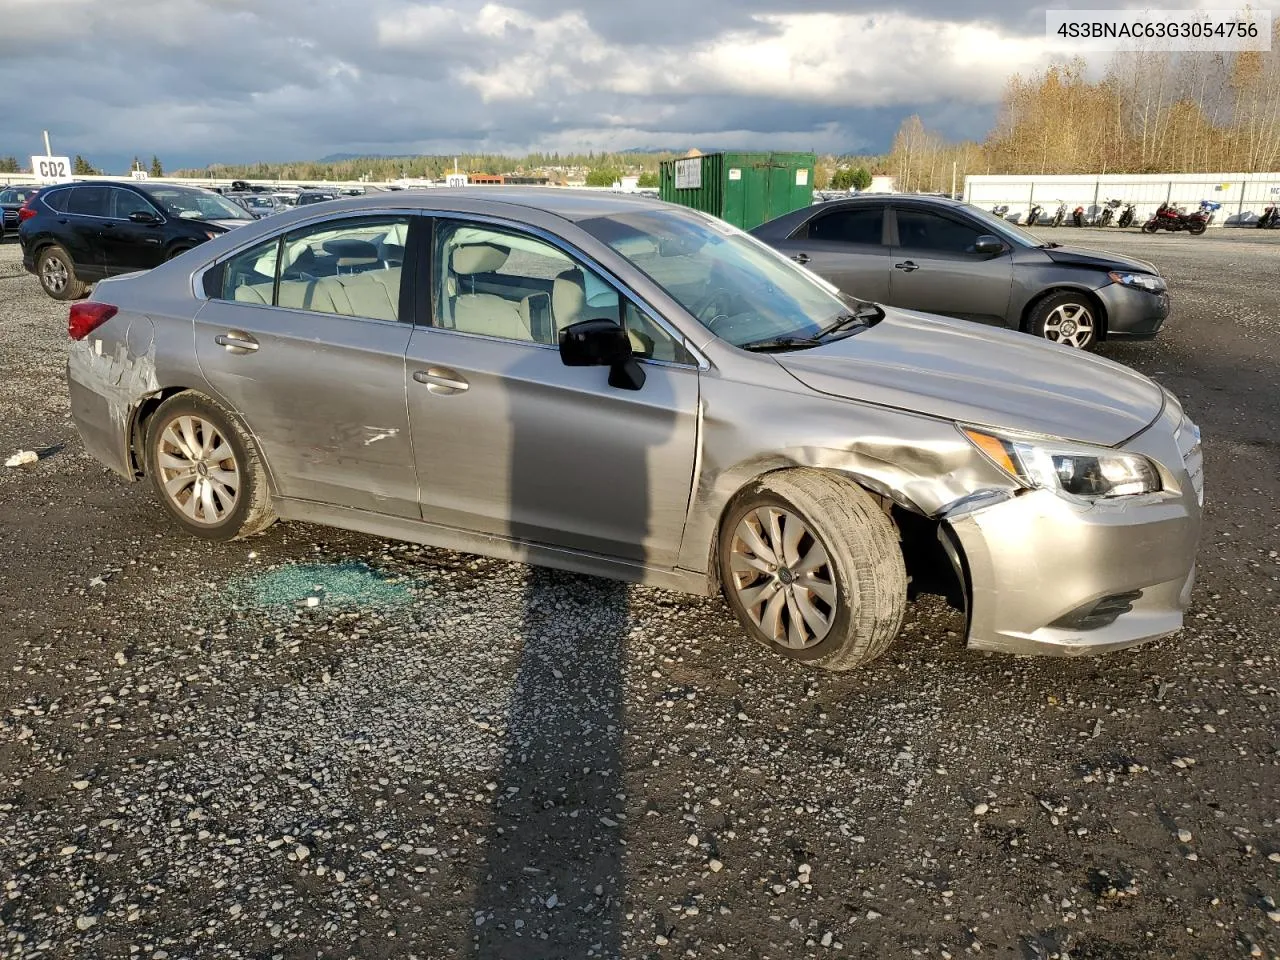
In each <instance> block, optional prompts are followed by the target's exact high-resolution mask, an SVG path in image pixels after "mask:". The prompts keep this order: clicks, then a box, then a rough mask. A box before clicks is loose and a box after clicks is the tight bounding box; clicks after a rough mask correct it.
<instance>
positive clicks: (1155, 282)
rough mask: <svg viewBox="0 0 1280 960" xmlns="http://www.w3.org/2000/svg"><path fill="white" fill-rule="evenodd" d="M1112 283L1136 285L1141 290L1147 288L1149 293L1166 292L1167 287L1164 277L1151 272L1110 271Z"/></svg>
mask: <svg viewBox="0 0 1280 960" xmlns="http://www.w3.org/2000/svg"><path fill="white" fill-rule="evenodd" d="M1107 276H1108V277H1110V278H1111V282H1112V283H1118V284H1120V285H1121V286H1122V287H1136V288H1137V289H1139V290H1145V291H1147V293H1164V291H1165V290H1166V289H1167V287H1166V284H1165V282H1164V277H1157V276H1155V274H1151V273H1116V272H1112V273H1108V274H1107Z"/></svg>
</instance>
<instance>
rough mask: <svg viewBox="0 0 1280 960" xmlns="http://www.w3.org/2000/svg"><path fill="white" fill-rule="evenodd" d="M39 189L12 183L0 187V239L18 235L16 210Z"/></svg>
mask: <svg viewBox="0 0 1280 960" xmlns="http://www.w3.org/2000/svg"><path fill="white" fill-rule="evenodd" d="M39 191H40V188H39V187H36V186H28V185H26V184H14V185H12V186H8V187H5V188H3V189H0V241H3V240H5V239H6V238H8V237H11V236H17V235H18V226H19V225H20V223H21V220H20V219H19V216H18V211H19V210H21V209H22V205H23V204H24V203H26V202H27V201H28V200H30V199H31V198H32V197H34V196H35V195H36V194H37V193H38V192H39Z"/></svg>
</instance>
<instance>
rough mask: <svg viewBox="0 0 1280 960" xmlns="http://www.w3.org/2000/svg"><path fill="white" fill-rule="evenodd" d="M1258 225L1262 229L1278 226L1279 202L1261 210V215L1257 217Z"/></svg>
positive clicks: (1279, 226) (1279, 222)
mask: <svg viewBox="0 0 1280 960" xmlns="http://www.w3.org/2000/svg"><path fill="white" fill-rule="evenodd" d="M1258 227H1259V229H1262V230H1266V229H1268V228H1270V229H1272V230H1274V229H1276V228H1280V204H1272V205H1271V206H1269V207H1267V208H1266V209H1265V210H1263V211H1262V216H1260V217H1259V218H1258Z"/></svg>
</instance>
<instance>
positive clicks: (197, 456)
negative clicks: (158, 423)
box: [156, 416, 240, 525]
mask: <svg viewBox="0 0 1280 960" xmlns="http://www.w3.org/2000/svg"><path fill="white" fill-rule="evenodd" d="M156 465H157V467H158V468H159V475H160V476H159V479H160V485H161V487H162V488H163V490H164V493H165V496H167V497H168V498H169V500H170V502H171V503H172V504H173V505H174V506H175V507H177V509H178V510H179V511H181V512H182V513H183V515H185V516H186V517H187V519H188V520H191V521H193V522H195V523H199V524H208V525H213V524H217V523H221V522H222V521H223V520H225V519H226V518H227V516H228V515H229V514H230V513H231V511H233V510H234V509H235V507H236V502H237V500H238V499H239V495H240V468H239V466H238V465H237V463H236V457H235V451H233V450H232V449H231V444H230V443H228V442H227V439H226V437H224V436H223V435H222V433H221V432H219V430H218V428H217V427H216V426H215V425H214V424H212V423H210V422H209V421H208V420H205V419H204V418H203V417H199V416H181V417H175V418H174V419H173V420H171V421H169V423H168V424H167V425H166V426H165V428H164V430H163V431H161V434H160V441H159V449H157V450H156Z"/></svg>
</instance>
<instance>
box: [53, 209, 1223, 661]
mask: <svg viewBox="0 0 1280 960" xmlns="http://www.w3.org/2000/svg"><path fill="white" fill-rule="evenodd" d="M69 326H70V333H71V336H72V338H73V341H74V342H73V344H72V349H71V359H70V366H69V381H70V391H71V400H72V409H73V411H74V416H75V420H76V423H77V425H78V427H79V430H80V433H81V435H82V437H83V438H84V442H85V445H86V447H87V448H88V450H89V451H90V452H92V453H93V454H94V455H95V456H97V457H98V458H99V459H100V460H101V461H102V462H103V463H105V464H106V465H108V466H109V467H110V468H111V469H113V470H114V471H116V472H117V473H119V474H120V475H121V476H123V477H125V478H127V479H129V480H133V479H136V478H140V477H147V478H148V479H149V480H150V481H151V483H152V484H153V485H154V487H155V490H156V493H157V495H158V498H159V501H160V504H161V505H162V506H163V508H164V509H165V510H166V511H167V512H168V513H169V515H171V517H172V518H173V520H174V521H176V522H177V523H178V524H180V525H181V526H182V527H184V528H185V529H186V530H188V531H190V532H191V533H193V534H196V535H198V536H202V537H207V538H210V539H215V540H231V539H235V538H238V537H244V536H249V535H251V534H254V533H257V532H258V531H261V530H262V529H264V528H265V527H266V526H268V525H269V524H270V523H271V522H272V521H273V520H275V519H276V518H281V519H287V520H300V521H312V522H317V523H323V524H330V525H333V526H337V527H344V528H347V529H351V530H359V531H363V532H366V533H370V534H376V535H380V536H387V537H395V538H400V539H404V540H411V541H416V542H420V543H426V544H432V545H436V546H440V547H448V548H452V549H458V550H465V551H470V552H474V553H479V554H485V555H488V556H493V557H499V558H504V559H509V560H518V561H524V562H528V563H534V564H543V565H547V566H552V567H560V568H563V569H568V570H575V571H580V572H584V573H590V574H597V575H600V576H606V577H615V578H619V579H625V580H632V581H638V582H643V583H648V584H654V585H658V586H662V587H667V588H671V589H675V590H683V591H688V592H692V593H699V594H713V593H716V592H721V591H722V592H723V593H724V596H725V598H726V600H727V601H728V604H729V606H730V607H731V609H732V610H733V611H734V613H735V614H736V615H737V617H738V619H739V620H740V621H741V623H742V625H743V628H744V629H745V631H746V632H747V634H749V635H750V636H751V637H753V638H754V639H755V640H757V641H759V642H761V643H763V644H765V645H767V646H768V647H770V648H771V649H773V650H775V651H777V652H778V653H780V654H782V655H784V656H786V657H790V658H792V659H795V660H799V661H803V662H806V663H810V664H813V665H815V666H819V667H824V668H827V669H832V670H840V669H848V668H851V667H854V666H857V665H858V664H861V663H865V662H867V661H869V660H871V659H872V658H874V657H876V656H878V655H879V654H881V653H883V652H884V650H885V649H886V648H887V647H888V646H889V645H890V644H891V643H892V641H893V639H894V637H895V636H896V635H897V633H898V631H899V628H900V626H901V623H902V617H903V612H904V609H905V607H906V604H907V603H908V602H909V599H910V597H911V596H912V595H913V593H914V592H918V591H922V590H934V591H937V592H941V593H943V594H945V595H948V596H949V597H951V598H952V599H953V600H954V602H955V603H956V604H957V605H959V606H961V607H962V608H963V609H964V610H965V611H966V613H967V628H966V629H967V641H968V644H969V646H971V647H975V648H979V649H984V650H999V651H1006V652H1010V653H1018V654H1026V653H1049V654H1080V653H1091V652H1098V651H1104V650H1111V649H1115V648H1119V647H1124V646H1128V645H1131V644H1135V643H1139V642H1142V641H1144V640H1150V639H1152V638H1155V637H1159V636H1162V635H1165V634H1169V633H1172V632H1174V631H1176V630H1177V629H1178V628H1179V627H1180V626H1181V624H1182V615H1183V610H1184V609H1185V607H1186V604H1187V602H1188V598H1189V595H1190V592H1191V585H1192V581H1193V578H1194V570H1195V567H1194V558H1195V550H1196V542H1197V538H1198V535H1199V528H1200V513H1201V502H1202V500H1201V498H1202V493H1201V460H1200V445H1199V433H1198V430H1197V428H1196V427H1195V425H1194V424H1193V423H1192V422H1191V421H1190V420H1189V419H1188V418H1187V417H1186V416H1185V415H1184V413H1183V410H1182V408H1181V406H1180V404H1179V403H1178V401H1177V400H1176V399H1175V398H1174V397H1173V396H1172V395H1171V394H1170V393H1168V392H1167V391H1165V390H1164V389H1162V388H1161V387H1159V386H1158V385H1156V384H1155V383H1153V382H1152V381H1151V380H1148V379H1147V378H1145V377H1143V376H1140V375H1138V374H1136V373H1134V372H1132V371H1130V370H1128V369H1126V368H1124V367H1121V366H1119V365H1117V364H1114V363H1110V362H1108V361H1105V360H1100V359H1098V358H1096V357H1092V356H1083V355H1080V354H1077V353H1075V352H1073V351H1068V350H1065V349H1063V348H1061V347H1059V346H1056V345H1053V344H1049V343H1042V342H1039V341H1036V340H1033V339H1031V338H1029V337H1023V336H1021V335H1019V334H1017V333H1012V332H1004V331H998V330H991V329H984V328H982V327H977V326H975V325H972V324H966V323H963V322H960V321H950V320H944V319H940V318H937V317H931V316H925V315H921V314H914V313H909V312H905V311H901V310H894V309H889V308H883V307H879V306H876V305H874V304H870V303H864V302H861V301H858V300H855V299H852V298H850V297H848V296H847V295H844V294H841V293H840V292H838V291H837V290H836V289H835V288H833V287H832V286H830V285H829V284H827V283H826V282H824V281H822V280H820V279H818V278H817V277H816V276H814V275H813V274H810V273H809V272H807V271H806V270H804V269H803V268H801V267H799V266H797V265H795V264H793V263H791V262H790V261H788V260H787V259H786V258H784V257H782V256H780V255H778V254H776V253H774V252H773V251H771V250H769V249H768V248H767V247H765V246H763V245H762V244H760V243H758V242H757V241H755V240H754V239H752V238H750V237H748V236H747V235H746V234H744V233H742V232H740V231H738V230H736V229H734V228H732V227H729V226H727V225H726V224H724V223H722V222H720V221H718V220H715V219H713V218H711V217H708V216H705V215H703V214H701V213H698V212H696V211H692V210H687V209H684V208H681V207H675V206H669V205H665V204H661V203H658V202H656V201H649V200H646V199H643V198H637V197H627V196H622V195H614V194H585V193H578V192H574V191H565V190H555V189H543V190H537V189H505V188H492V189H487V190H482V191H473V192H467V191H459V192H455V191H433V192H430V193H422V194H411V193H404V194H394V195H387V194H380V195H375V196H366V197H360V198H354V199H350V200H341V201H336V202H334V203H330V204H324V205H322V206H320V207H307V208H301V209H299V210H296V211H294V212H292V213H287V214H283V215H280V216H277V217H273V218H271V219H269V220H263V221H261V222H260V223H258V224H255V225H252V226H248V227H244V228H242V229H240V230H237V231H235V232H233V233H229V234H226V235H225V236H222V237H218V238H215V239H213V240H211V241H210V242H209V243H207V244H203V245H201V246H200V247H198V248H197V249H195V250H193V251H191V252H190V253H187V254H184V255H182V256H181V257H179V258H177V259H176V260H174V261H172V262H169V263H166V264H164V265H163V266H161V267H158V268H156V269H155V270H153V271H151V272H150V273H146V274H139V275H133V276H129V277H123V278H119V279H113V280H107V281H104V282H102V283H100V284H99V285H98V288H97V290H96V292H95V294H94V299H93V300H91V301H87V302H84V303H79V304H76V305H75V306H73V307H72V310H71V318H70V324H69Z"/></svg>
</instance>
